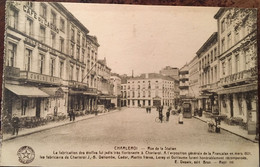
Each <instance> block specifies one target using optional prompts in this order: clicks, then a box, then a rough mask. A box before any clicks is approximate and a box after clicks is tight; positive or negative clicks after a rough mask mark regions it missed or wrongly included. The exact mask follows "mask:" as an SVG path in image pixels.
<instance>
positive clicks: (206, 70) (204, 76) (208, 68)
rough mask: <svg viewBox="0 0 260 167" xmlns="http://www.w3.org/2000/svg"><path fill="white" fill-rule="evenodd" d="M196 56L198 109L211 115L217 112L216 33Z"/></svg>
mask: <svg viewBox="0 0 260 167" xmlns="http://www.w3.org/2000/svg"><path fill="white" fill-rule="evenodd" d="M196 54H197V56H198V61H199V80H200V97H199V108H202V109H203V111H207V112H211V113H212V112H218V95H217V88H218V81H219V75H218V74H219V72H218V70H219V61H218V60H219V59H218V33H217V32H214V33H213V34H212V35H211V36H210V37H209V38H208V40H207V41H206V42H205V43H204V44H203V45H202V47H201V48H200V49H199V50H198V51H197V53H196Z"/></svg>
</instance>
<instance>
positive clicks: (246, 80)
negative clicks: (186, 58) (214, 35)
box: [214, 8, 258, 133]
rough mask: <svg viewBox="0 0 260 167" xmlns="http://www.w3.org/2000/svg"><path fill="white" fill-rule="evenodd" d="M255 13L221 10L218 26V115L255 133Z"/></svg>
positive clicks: (250, 11)
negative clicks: (237, 118)
mask: <svg viewBox="0 0 260 167" xmlns="http://www.w3.org/2000/svg"><path fill="white" fill-rule="evenodd" d="M256 13H257V11H256V10H252V9H236V8H227V9H225V8H221V9H220V10H219V11H218V12H217V13H216V15H215V16H214V18H215V19H216V20H217V22H218V46H219V48H220V49H219V60H220V63H219V66H220V72H219V77H220V80H219V90H218V94H219V100H220V102H219V103H220V112H221V114H225V115H227V116H228V117H229V118H230V117H239V118H241V119H243V122H244V123H247V124H248V130H249V133H255V131H256V128H255V127H256V122H257V121H258V120H257V119H258V116H257V115H258V111H257V103H258V96H257V95H258V94H257V32H256V31H257V28H256V27H257V26H256V24H257V23H256V15H257V14H256Z"/></svg>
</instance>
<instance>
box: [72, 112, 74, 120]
mask: <svg viewBox="0 0 260 167" xmlns="http://www.w3.org/2000/svg"><path fill="white" fill-rule="evenodd" d="M72 120H73V121H75V112H74V111H72Z"/></svg>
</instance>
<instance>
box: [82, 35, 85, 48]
mask: <svg viewBox="0 0 260 167" xmlns="http://www.w3.org/2000/svg"><path fill="white" fill-rule="evenodd" d="M82 47H85V38H84V36H82Z"/></svg>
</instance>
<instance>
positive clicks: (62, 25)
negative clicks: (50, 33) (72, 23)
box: [60, 18, 65, 32]
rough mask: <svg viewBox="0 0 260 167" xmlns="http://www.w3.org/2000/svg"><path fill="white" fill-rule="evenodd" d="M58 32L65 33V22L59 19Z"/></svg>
mask: <svg viewBox="0 0 260 167" xmlns="http://www.w3.org/2000/svg"><path fill="white" fill-rule="evenodd" d="M60 30H61V31H62V32H65V20H64V19H62V18H60Z"/></svg>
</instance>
